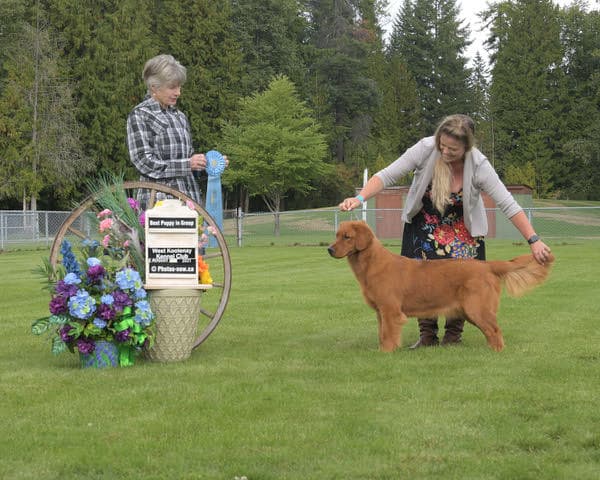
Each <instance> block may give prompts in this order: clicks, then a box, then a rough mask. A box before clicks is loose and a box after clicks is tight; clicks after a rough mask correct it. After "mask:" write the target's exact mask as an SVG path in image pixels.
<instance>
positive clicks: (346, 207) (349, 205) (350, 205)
mask: <svg viewBox="0 0 600 480" xmlns="http://www.w3.org/2000/svg"><path fill="white" fill-rule="evenodd" d="M360 206H361V203H360V200H359V199H358V198H356V197H348V198H345V199H344V201H343V202H342V203H340V210H341V211H342V212H349V211H350V210H354V209H355V208H357V207H360Z"/></svg>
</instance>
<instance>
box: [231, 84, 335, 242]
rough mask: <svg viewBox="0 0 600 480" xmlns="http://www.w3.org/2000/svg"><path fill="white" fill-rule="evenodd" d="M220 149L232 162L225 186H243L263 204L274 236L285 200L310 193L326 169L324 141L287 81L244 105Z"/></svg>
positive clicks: (273, 86) (274, 85)
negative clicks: (272, 217) (271, 215)
mask: <svg viewBox="0 0 600 480" xmlns="http://www.w3.org/2000/svg"><path fill="white" fill-rule="evenodd" d="M222 147H223V150H224V151H227V152H228V154H229V155H230V158H231V165H230V168H229V169H227V171H226V172H225V175H224V177H223V181H224V182H226V183H229V184H241V185H243V186H244V187H245V188H247V189H248V192H249V193H250V196H252V197H254V196H259V197H261V198H262V199H263V200H264V202H265V204H266V206H267V208H268V209H269V211H271V212H273V213H275V215H276V222H275V234H276V235H278V234H279V221H278V220H279V212H280V211H281V206H282V202H283V200H284V198H285V197H286V196H287V195H288V194H290V193H292V192H298V193H300V194H306V193H308V192H309V191H311V190H313V189H314V186H313V184H314V182H315V181H316V180H317V179H318V178H319V177H321V176H323V175H325V174H327V172H328V169H329V167H328V165H327V164H326V163H325V161H324V159H325V156H326V151H327V146H326V143H325V137H324V135H323V134H322V133H321V132H320V131H319V126H318V124H317V123H316V122H315V121H314V119H313V118H312V115H311V112H310V110H309V109H308V107H307V106H306V105H305V103H304V102H302V101H301V100H300V99H299V98H298V95H297V93H296V91H295V87H294V85H293V84H292V82H290V81H289V79H287V78H286V77H278V78H275V79H274V80H273V81H272V82H271V83H270V84H269V87H268V89H267V90H265V91H264V92H263V93H258V94H254V95H252V96H250V97H246V98H245V99H243V101H242V102H241V108H240V113H239V120H238V122H236V123H228V124H227V125H226V126H225V128H224V131H223V143H222Z"/></svg>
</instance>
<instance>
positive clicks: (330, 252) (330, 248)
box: [327, 247, 335, 257]
mask: <svg viewBox="0 0 600 480" xmlns="http://www.w3.org/2000/svg"><path fill="white" fill-rule="evenodd" d="M327 251H328V252H329V255H331V256H332V257H333V254H334V253H335V248H333V247H329V248H328V249H327Z"/></svg>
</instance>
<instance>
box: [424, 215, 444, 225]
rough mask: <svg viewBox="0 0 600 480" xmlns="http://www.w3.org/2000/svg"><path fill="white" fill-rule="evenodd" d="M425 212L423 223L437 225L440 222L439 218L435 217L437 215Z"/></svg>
mask: <svg viewBox="0 0 600 480" xmlns="http://www.w3.org/2000/svg"><path fill="white" fill-rule="evenodd" d="M424 213H425V223H426V224H428V225H431V224H433V225H437V224H438V223H440V220H439V218H438V217H437V215H429V214H428V213H427V212H424Z"/></svg>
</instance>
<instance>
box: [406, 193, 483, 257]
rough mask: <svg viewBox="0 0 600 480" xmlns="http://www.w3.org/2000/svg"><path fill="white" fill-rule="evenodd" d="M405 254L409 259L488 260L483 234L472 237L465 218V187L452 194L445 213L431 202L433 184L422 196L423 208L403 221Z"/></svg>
mask: <svg viewBox="0 0 600 480" xmlns="http://www.w3.org/2000/svg"><path fill="white" fill-rule="evenodd" d="M401 253H402V255H404V256H405V257H410V258H419V259H423V260H425V259H428V260H437V259H441V258H477V259H479V260H485V244H484V241H483V237H472V236H471V234H470V233H469V231H468V230H467V227H466V226H465V222H464V218H463V199H462V189H461V190H460V191H459V192H458V193H454V192H453V193H451V194H450V204H449V205H447V206H446V210H445V211H444V212H443V214H440V212H438V211H437V209H436V208H435V207H434V206H433V203H432V201H431V185H429V187H427V191H426V192H425V195H423V208H421V211H420V212H419V213H417V214H416V215H415V216H414V217H413V219H412V222H411V223H405V224H404V233H403V236H402V252H401Z"/></svg>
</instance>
